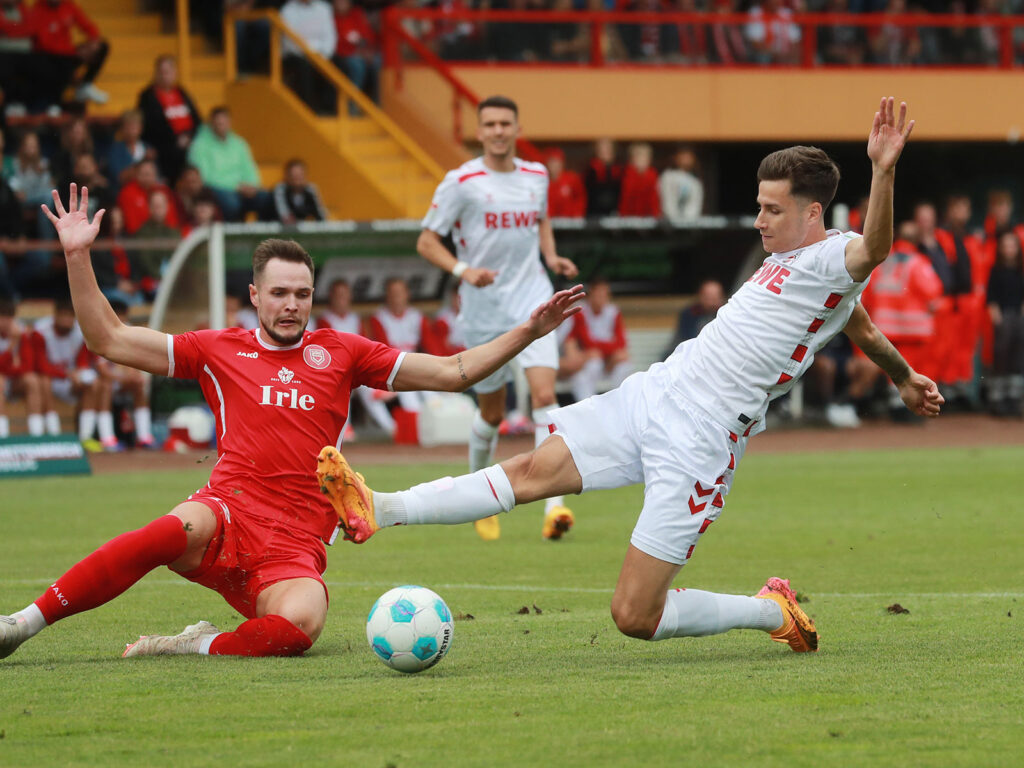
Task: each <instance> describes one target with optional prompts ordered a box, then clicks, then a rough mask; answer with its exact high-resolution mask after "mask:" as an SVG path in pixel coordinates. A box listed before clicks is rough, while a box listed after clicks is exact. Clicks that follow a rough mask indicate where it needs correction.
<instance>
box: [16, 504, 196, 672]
mask: <svg viewBox="0 0 1024 768" xmlns="http://www.w3.org/2000/svg"><path fill="white" fill-rule="evenodd" d="M184 525H186V524H183V522H182V520H181V518H179V517H177V516H175V515H164V516H163V517H160V518H157V519H156V520H154V521H153V522H151V523H150V524H149V525H147V526H145V527H144V528H140V529H139V530H137V531H130V532H129V533H124V534H121V535H120V536H118V537H117V538H115V539H112V540H111V541H108V542H107V543H106V544H104V545H103V546H102V547H100V548H99V549H97V550H96V551H95V552H93V553H92V554H91V555H89V556H88V557H87V558H85V559H84V560H82V561H81V562H79V563H78V564H77V565H75V566H73V567H72V568H71V569H70V570H69V571H68V572H67V573H65V574H64V575H63V576H61V577H60V578H59V579H57V581H55V582H54V583H53V584H52V585H51V586H50V588H49V589H47V590H46V591H45V592H44V593H43V594H42V595H40V597H39V598H38V599H37V600H36V601H35V602H34V603H32V604H31V605H29V606H27V607H26V608H24V609H23V610H21V611H18V612H17V613H15V614H13V615H12V616H4V617H0V658H3V657H5V656H10V655H11V654H12V653H14V651H15V649H17V647H18V646H19V645H21V644H22V643H24V642H25V641H26V640H28V639H29V638H31V637H32V636H33V635H36V634H38V633H39V632H41V631H42V630H43V629H45V628H46V627H47V626H48V625H50V624H53V623H54V622H55V621H59V620H60V619H64V618H67V617H68V616H72V615H74V614H76V613H81V612H82V611H88V610H91V609H93V608H96V607H98V606H100V605H103V604H104V603H106V602H108V601H110V600H113V599H114V598H115V597H117V596H118V595H120V594H121V593H122V592H124V591H125V590H127V589H128V588H129V587H130V586H132V585H133V584H134V583H135V582H137V581H138V580H139V579H141V578H142V577H143V576H145V575H146V574H147V573H149V572H150V571H151V570H153V569H154V568H157V567H159V566H161V565H169V564H171V563H173V562H174V561H176V560H177V559H178V558H180V557H181V556H182V555H183V554H184V553H185V551H186V549H187V548H188V543H189V542H188V534H187V533H186V529H185V527H184ZM189 530H191V529H189Z"/></svg>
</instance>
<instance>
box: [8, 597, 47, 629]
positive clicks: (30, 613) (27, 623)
mask: <svg viewBox="0 0 1024 768" xmlns="http://www.w3.org/2000/svg"><path fill="white" fill-rule="evenodd" d="M11 618H12V619H14V620H15V621H17V622H18V623H19V624H23V625H24V627H25V631H26V632H28V636H29V637H34V636H35V635H38V634H39V633H40V632H42V631H43V630H44V629H46V619H44V618H43V612H42V611H40V610H39V607H38V606H37V605H36V604H35V603H29V604H28V606H27V607H25V608H23V609H22V610H20V611H18V612H17V613H14V614H11Z"/></svg>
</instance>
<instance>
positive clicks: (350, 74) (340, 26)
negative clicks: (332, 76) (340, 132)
mask: <svg viewBox="0 0 1024 768" xmlns="http://www.w3.org/2000/svg"><path fill="white" fill-rule="evenodd" d="M334 28H335V31H337V33H338V43H337V45H336V47H335V49H334V56H332V57H331V61H333V62H334V65H335V66H336V67H337V68H338V69H340V70H341V71H342V72H343V73H344V74H345V76H346V77H347V78H348V79H349V80H351V81H352V83H353V84H354V85H355V86H356V87H357V88H359V90H361V91H362V92H363V93H365V94H366V95H367V96H369V97H370V99H372V100H373V101H374V102H376V101H379V98H378V93H377V90H378V88H377V84H378V82H379V75H380V44H379V43H378V42H377V33H376V32H374V31H373V27H371V26H370V21H369V19H367V18H366V11H364V10H363V9H362V8H361V7H360V6H358V5H355V4H354V3H353V2H352V0H334ZM349 111H350V112H355V113H357V114H358V110H356V109H354V105H351V104H350V106H349Z"/></svg>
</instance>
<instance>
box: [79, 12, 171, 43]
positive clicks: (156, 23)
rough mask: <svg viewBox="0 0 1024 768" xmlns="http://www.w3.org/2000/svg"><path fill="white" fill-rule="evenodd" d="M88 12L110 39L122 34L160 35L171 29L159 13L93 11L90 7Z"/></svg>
mask: <svg viewBox="0 0 1024 768" xmlns="http://www.w3.org/2000/svg"><path fill="white" fill-rule="evenodd" d="M85 5H86V6H88V5H89V4H88V3H86V4H85ZM86 12H87V13H90V15H89V18H91V19H92V20H93V22H94V23H95V24H96V26H97V27H99V28H100V32H101V33H102V34H103V36H104V37H105V38H107V39H109V40H115V39H118V38H120V37H121V36H122V35H138V34H143V35H158V34H161V33H163V32H169V31H170V30H169V29H165V28H164V19H163V17H162V16H161V15H160V14H159V13H129V14H124V13H110V12H109V11H104V12H103V13H91V12H90V11H89V9H88V8H86Z"/></svg>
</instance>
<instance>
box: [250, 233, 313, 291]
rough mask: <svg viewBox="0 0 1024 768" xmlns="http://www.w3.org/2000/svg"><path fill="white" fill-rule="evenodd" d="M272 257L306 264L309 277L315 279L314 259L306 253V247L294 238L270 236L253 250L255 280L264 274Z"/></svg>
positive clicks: (253, 275) (253, 274)
mask: <svg viewBox="0 0 1024 768" xmlns="http://www.w3.org/2000/svg"><path fill="white" fill-rule="evenodd" d="M271 259H281V260H282V261H291V262H293V263H295V264H305V265H306V267H308V268H309V277H310V279H311V280H312V279H313V259H311V258H310V256H309V254H308V253H306V249H305V248H303V247H302V246H301V245H299V244H298V243H297V242H295V241H294V240H279V239H277V238H273V237H272V238H270V239H269V240H264V241H263V242H262V243H260V244H259V245H257V246H256V250H255V251H253V252H252V278H253V282H255V281H257V280H259V279H260V278H261V277H262V276H263V270H264V269H266V267H267V262H269V261H270V260H271Z"/></svg>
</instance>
